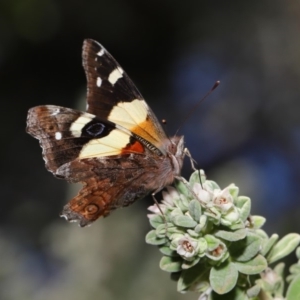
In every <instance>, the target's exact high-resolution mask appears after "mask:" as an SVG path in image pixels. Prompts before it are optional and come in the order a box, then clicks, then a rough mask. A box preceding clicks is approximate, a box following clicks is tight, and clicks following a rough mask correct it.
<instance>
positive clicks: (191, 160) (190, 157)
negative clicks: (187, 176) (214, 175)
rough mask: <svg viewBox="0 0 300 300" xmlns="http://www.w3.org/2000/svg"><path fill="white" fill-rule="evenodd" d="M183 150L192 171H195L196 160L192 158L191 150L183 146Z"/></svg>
mask: <svg viewBox="0 0 300 300" xmlns="http://www.w3.org/2000/svg"><path fill="white" fill-rule="evenodd" d="M183 151H184V154H185V155H186V156H187V157H188V158H189V159H190V162H191V166H192V169H193V170H194V171H197V169H196V167H195V164H196V163H197V162H196V161H195V160H194V159H193V157H192V155H191V152H190V151H189V149H188V148H184V150H183Z"/></svg>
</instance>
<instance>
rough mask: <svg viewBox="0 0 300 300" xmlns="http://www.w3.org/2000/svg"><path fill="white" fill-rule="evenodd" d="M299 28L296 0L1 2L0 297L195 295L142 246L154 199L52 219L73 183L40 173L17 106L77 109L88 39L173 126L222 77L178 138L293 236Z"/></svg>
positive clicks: (299, 175) (299, 130) (109, 299)
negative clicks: (98, 213)
mask: <svg viewBox="0 0 300 300" xmlns="http://www.w3.org/2000/svg"><path fill="white" fill-rule="evenodd" d="M299 33H300V2H299V1H296V0H287V1H279V0H273V1H271V0H260V1H237V0H235V1H222V0H219V1H196V0H186V1H176V0H173V1H167V0H161V1H158V0H154V1H134V0H130V1H124V0H110V1H107V0H98V1H92V0H90V1H66V0H65V1H58V0H13V1H8V0H6V1H5V0H4V1H1V2H0V99H1V103H2V109H1V118H0V122H1V127H0V130H1V140H2V141H1V161H0V163H1V171H2V172H1V181H0V186H1V209H0V214H1V219H0V222H1V227H0V298H1V299H5V300H6V299H9V300H17V299H22V300H26V299H30V300H36V299H43V300H47V299H49V300H50V299H51V300H52V299H72V300H77V299H78V300H79V299H80V300H81V299H85V300H90V299H101V300H114V299H120V298H121V299H145V300H147V299H149V300H150V299H154V298H155V299H184V298H185V299H196V298H197V296H196V295H193V294H188V295H180V294H178V293H177V292H176V285H175V283H174V282H171V281H170V279H169V276H168V274H166V273H164V272H162V271H160V270H159V267H158V262H159V259H160V254H159V253H158V251H156V249H155V248H153V247H151V246H148V245H146V244H145V242H144V236H145V234H146V232H147V231H148V230H149V229H150V228H149V224H148V221H147V217H146V213H147V210H146V208H147V206H149V205H151V203H152V200H151V199H145V200H142V201H139V202H138V203H136V204H134V205H133V206H131V207H130V208H126V209H119V210H117V211H115V212H114V213H113V214H112V215H111V216H110V217H109V218H106V219H101V220H98V221H97V222H96V223H95V224H93V225H92V226H91V227H89V228H84V229H80V228H79V227H77V226H76V225H75V224H69V223H67V222H66V221H65V220H63V219H60V218H59V217H58V214H59V212H60V210H61V209H62V206H63V205H64V204H65V203H66V202H67V200H68V199H70V198H71V197H72V196H74V195H75V194H76V190H75V189H76V187H74V186H75V185H73V186H71V185H68V184H67V183H65V182H63V181H59V180H56V179H54V177H53V176H52V175H51V174H50V173H49V172H47V171H46V169H45V168H44V162H43V160H42V156H41V149H40V147H39V145H38V142H37V141H36V140H34V139H33V138H31V137H30V136H29V135H27V134H26V133H25V126H26V124H25V123H26V114H27V110H28V109H29V108H30V107H32V106H35V105H41V104H55V105H61V106H67V107H72V108H79V109H80V108H81V109H84V107H85V103H84V102H85V92H86V81H85V75H84V72H83V69H82V67H81V47H82V42H83V39H84V38H93V39H96V40H98V41H99V42H100V43H102V44H103V45H104V46H105V47H106V48H107V49H108V50H109V51H110V52H111V53H112V55H113V56H114V57H115V58H116V59H117V60H118V62H119V63H120V64H121V65H122V67H123V68H124V69H125V70H126V71H127V73H128V74H129V75H130V76H131V77H132V79H133V80H134V82H135V83H136V85H137V86H138V88H139V89H140V91H141V92H142V94H143V95H144V97H145V98H146V100H147V102H148V103H149V105H150V106H151V107H152V109H153V110H154V112H155V113H156V114H157V116H158V118H159V119H162V118H164V119H166V120H167V121H168V125H167V128H166V130H167V132H168V134H169V135H172V134H174V133H175V132H176V130H177V129H178V127H179V126H180V125H181V124H182V122H183V119H184V117H185V116H186V114H187V113H188V112H189V110H190V109H191V108H192V106H193V105H194V104H195V103H197V101H199V99H200V98H201V97H202V96H203V95H204V94H205V93H206V92H207V91H208V90H209V89H210V88H211V87H212V85H213V84H214V82H215V81H216V80H221V85H220V86H219V87H218V89H217V90H215V91H214V92H213V93H212V95H211V96H210V97H209V99H208V100H207V101H205V102H204V103H203V104H202V105H201V106H200V109H199V110H197V111H196V112H195V113H194V114H193V116H192V117H191V118H190V119H189V120H188V121H187V122H186V123H184V126H183V127H182V129H181V132H180V133H181V134H184V135H185V140H186V146H187V147H188V148H189V150H190V152H191V153H192V155H193V157H194V158H195V159H196V161H197V162H198V166H199V167H201V168H203V169H204V170H205V171H206V173H207V175H208V177H209V178H210V179H213V180H215V181H217V182H218V183H219V184H220V185H221V186H222V187H225V186H226V185H228V184H230V183H232V182H234V183H235V184H236V185H238V186H239V187H240V193H241V194H244V195H247V196H250V197H251V199H252V203H253V207H252V212H253V214H260V215H263V216H265V217H267V223H266V225H265V227H264V228H265V230H266V231H267V232H268V233H269V234H271V233H274V232H277V233H279V234H280V235H281V236H282V235H283V234H285V233H287V232H299V227H300V226H299V222H298V220H299V215H300V212H299V204H298V203H299V195H300V185H299V180H300V159H299V153H300V97H299V95H300V34H299ZM190 173H191V170H190V164H189V162H188V161H186V165H185V168H184V171H183V175H185V176H189V174H190ZM292 259H293V257H292V258H291V260H292Z"/></svg>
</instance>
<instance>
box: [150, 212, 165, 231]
mask: <svg viewBox="0 0 300 300" xmlns="http://www.w3.org/2000/svg"><path fill="white" fill-rule="evenodd" d="M149 222H150V224H151V226H152V227H153V228H157V226H158V225H160V224H162V223H164V219H163V217H162V216H160V215H154V216H151V218H150V219H149Z"/></svg>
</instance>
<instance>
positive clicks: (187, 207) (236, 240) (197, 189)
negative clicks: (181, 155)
mask: <svg viewBox="0 0 300 300" xmlns="http://www.w3.org/2000/svg"><path fill="white" fill-rule="evenodd" d="M162 195H163V200H162V202H161V204H160V205H159V207H158V206H157V204H154V205H152V206H150V207H149V208H148V209H149V211H150V212H151V214H149V215H148V218H149V221H150V224H151V226H152V227H153V229H152V230H151V231H150V232H149V233H148V234H147V236H146V242H147V243H148V244H151V245H156V246H158V247H159V250H160V252H161V253H162V254H163V257H162V258H161V261H160V268H161V269H162V270H164V271H167V272H169V273H171V278H172V279H174V280H176V281H177V290H178V291H179V292H186V291H196V292H198V293H199V294H200V296H199V299H201V300H202V299H203V300H204V299H225V298H226V299H231V300H233V299H285V298H284V296H283V293H284V289H283V286H284V281H283V278H282V272H283V264H282V263H281V264H278V265H277V266H275V267H274V268H273V269H271V268H270V267H269V264H271V263H273V262H275V261H278V260H279V259H281V258H283V257H284V256H286V255H288V254H289V253H291V252H292V251H294V250H295V249H296V247H297V246H298V244H299V242H300V236H299V235H298V234H296V233H291V234H288V235H286V236H285V237H284V238H282V239H281V240H279V241H278V235H277V234H273V235H272V236H271V237H269V236H268V235H267V234H266V232H265V231H263V230H262V229H261V227H262V226H263V224H264V223H265V218H263V217H261V216H252V215H251V214H250V210H251V200H250V198H248V197H246V196H240V195H239V188H238V187H237V186H236V185H234V184H231V185H229V186H228V187H226V188H224V189H221V188H220V187H219V186H218V184H217V183H215V182H214V181H211V180H207V179H206V176H205V174H204V172H203V171H202V170H201V171H195V172H194V173H193V174H192V175H191V178H190V180H189V181H186V180H185V179H184V178H180V180H178V182H177V183H176V184H175V187H167V191H164V192H162ZM297 255H298V258H300V250H298V251H297ZM297 275H299V276H297ZM288 279H289V281H290V282H291V284H290V287H289V290H288V293H287V295H288V297H291V298H287V299H298V296H299V294H297V295H298V296H297V297H296V298H295V293H297V292H298V293H300V290H299V288H298V289H296V292H295V291H294V290H295V286H296V285H297V284H299V282H300V265H299V266H298V265H296V266H294V268H293V269H292V275H291V276H290V277H289V278H288ZM293 288H294V290H293ZM293 291H294V293H293ZM291 293H292V296H289V295H291ZM220 295H223V298H219V297H221V296H220ZM299 299H300V296H299Z"/></svg>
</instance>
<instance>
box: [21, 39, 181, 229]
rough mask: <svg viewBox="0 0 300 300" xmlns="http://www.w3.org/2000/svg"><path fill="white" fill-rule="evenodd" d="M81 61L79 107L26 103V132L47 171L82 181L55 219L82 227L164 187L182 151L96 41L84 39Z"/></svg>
mask: <svg viewBox="0 0 300 300" xmlns="http://www.w3.org/2000/svg"><path fill="white" fill-rule="evenodd" d="M82 59H83V67H84V70H85V74H86V77H87V107H86V112H81V111H77V110H74V109H70V108H65V107H60V106H53V105H45V106H37V107H33V108H31V109H30V110H29V112H28V117H27V132H28V133H29V134H31V135H32V136H33V137H35V138H37V139H38V140H39V142H40V145H41V147H42V149H43V158H44V160H45V163H46V168H47V169H48V170H49V171H50V172H52V173H53V174H54V176H56V177H57V178H62V179H66V180H68V181H69V182H82V183H83V188H82V189H81V190H80V192H79V194H78V195H77V196H76V197H74V198H73V199H72V200H71V201H70V202H69V203H68V204H67V205H65V207H64V208H63V211H62V213H61V216H62V217H65V218H66V219H67V220H68V221H74V222H75V221H79V225H80V226H86V225H88V224H90V223H91V222H93V221H95V220H96V219H98V218H99V217H100V216H107V215H108V214H109V213H110V212H111V211H112V210H113V209H115V208H118V207H123V206H128V205H130V204H131V203H133V202H134V201H136V200H138V199H140V198H143V197H144V196H146V195H147V194H149V193H152V194H153V195H154V194H155V193H157V192H158V191H160V190H161V189H162V188H163V187H165V186H166V185H169V184H171V183H172V182H173V181H174V179H175V177H176V176H178V175H180V172H181V168H182V164H183V158H184V156H185V153H186V152H185V150H184V142H183V137H182V136H174V137H172V138H168V137H167V135H166V134H165V132H164V130H163V129H162V127H161V125H160V123H159V122H158V120H157V118H156V117H155V115H154V113H153V112H152V110H151V109H150V108H149V106H148V105H147V103H146V102H145V100H144V99H143V97H142V95H141V94H140V93H139V91H138V90H137V88H136V87H135V85H134V84H133V82H132V81H131V79H130V78H129V77H128V75H127V74H126V73H125V72H124V70H123V69H122V68H121V66H120V65H119V64H118V63H117V62H116V60H115V59H114V58H113V57H112V56H111V55H110V54H109V53H108V52H107V51H106V50H105V49H104V48H103V47H102V46H101V45H100V44H99V43H97V42H96V41H94V40H91V39H87V40H85V41H84V44H83V52H82Z"/></svg>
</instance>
